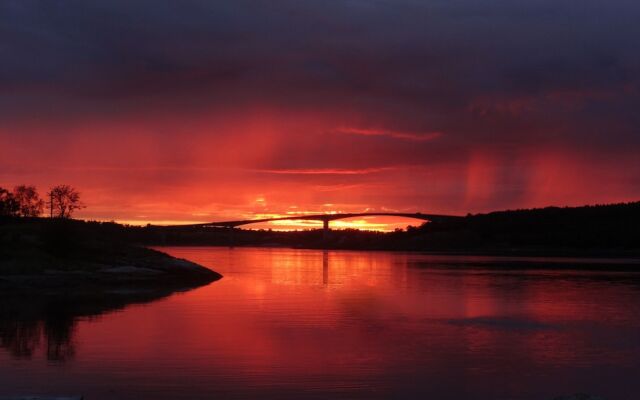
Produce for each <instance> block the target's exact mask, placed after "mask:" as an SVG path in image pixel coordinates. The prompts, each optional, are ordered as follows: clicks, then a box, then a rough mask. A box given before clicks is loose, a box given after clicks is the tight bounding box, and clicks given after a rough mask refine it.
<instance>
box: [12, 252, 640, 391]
mask: <svg viewBox="0 0 640 400" xmlns="http://www.w3.org/2000/svg"><path fill="white" fill-rule="evenodd" d="M163 250H164V251H167V252H168V253H170V254H172V255H175V256H178V257H182V258H187V259H189V260H192V261H195V262H198V263H201V264H203V265H206V266H208V267H211V268H213V269H215V270H217V271H219V272H220V273H222V274H223V275H224V278H223V279H222V280H220V281H218V282H215V283H213V284H211V285H208V286H206V287H201V288H197V289H194V290H191V291H187V292H183V293H178V294H174V295H169V296H167V297H163V298H160V299H157V300H155V301H150V302H147V303H144V304H134V305H129V306H126V307H124V308H121V309H119V310H115V311H114V310H111V311H107V310H106V309H105V310H104V311H103V312H102V313H101V314H100V311H98V312H97V313H98V315H91V314H92V312H93V313H96V311H88V312H85V313H83V314H82V316H78V315H65V316H64V317H63V318H59V317H60V316H59V315H58V316H56V312H57V311H56V307H53V306H52V307H49V308H50V310H46V312H45V313H44V314H43V315H42V316H40V317H38V320H35V321H34V320H30V321H27V322H25V321H14V320H12V318H13V317H12V316H11V315H9V316H7V315H6V313H5V315H4V317H2V318H3V320H2V321H0V335H2V336H1V337H0V340H1V342H0V344H1V347H0V396H2V395H13V394H52V395H53V394H83V395H85V396H86V397H85V398H86V399H87V400H94V399H141V398H147V399H178V398H180V399H209V398H256V397H260V398H301V397H306V398H308V397H317V398H402V397H405V398H418V397H419V396H428V397H429V398H434V399H551V398H553V397H554V396H557V395H560V394H567V393H575V392H589V393H592V394H597V395H600V396H604V397H606V398H608V399H638V398H640V276H639V275H637V274H633V273H602V272H578V271H558V270H541V269H535V270H528V271H522V270H518V271H515V270H512V269H508V268H505V267H506V266H509V265H512V264H513V262H514V261H509V260H507V261H505V260H498V259H489V258H465V257H436V256H428V255H418V254H399V253H385V252H342V251H329V252H323V251H313V250H289V249H240V248H238V249H227V248H164V249H163ZM498 261H500V264H501V266H502V268H500V269H496V268H486V266H487V265H488V264H491V263H493V262H498ZM603 267H607V265H606V264H605V265H603ZM76 306H77V305H76ZM1 308H2V306H1V305H0V311H1ZM49 313H50V314H51V315H49ZM85 314H87V315H85ZM0 315H1V313H0ZM60 319H62V322H60Z"/></svg>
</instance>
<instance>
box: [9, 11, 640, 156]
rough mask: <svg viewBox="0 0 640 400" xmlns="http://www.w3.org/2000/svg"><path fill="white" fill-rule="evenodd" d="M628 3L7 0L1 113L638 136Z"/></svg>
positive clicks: (465, 140)
mask: <svg viewBox="0 0 640 400" xmlns="http://www.w3.org/2000/svg"><path fill="white" fill-rule="evenodd" d="M639 17H640V5H638V3H637V2H635V1H624V0H614V1H609V2H606V3H605V2H602V1H595V0H589V1H581V2H579V3H578V2H575V1H556V0H554V1H552V0H527V1H506V0H505V1H501V0H491V1H483V2H478V1H469V0H464V1H462V0H461V1H429V2H427V1H400V0H394V1H229V2H213V1H171V2H168V1H142V0H138V1H4V2H2V3H0V58H1V59H2V63H1V64H0V116H2V118H3V119H5V121H8V120H11V119H16V120H19V119H20V118H25V117H26V118H30V117H31V116H33V115H34V114H37V115H43V116H44V118H45V119H46V118H48V117H51V118H53V117H54V116H60V115H62V116H64V117H65V118H73V117H81V116H83V115H87V114H112V113H127V112H135V111H137V110H141V109H142V110H144V109H146V108H149V109H154V108H155V107H158V105H161V106H162V107H168V108H171V109H173V110H177V111H180V110H191V109H194V108H197V109H200V110H202V111H212V110H213V111H215V110H216V109H217V108H220V107H233V106H234V105H238V106H240V105H243V104H253V103H256V104H261V105H268V106H272V107H276V108H282V109H286V110H290V111H296V110H309V109H313V110H318V111H319V112H326V113H328V114H331V115H337V117H336V118H344V119H345V120H347V121H351V122H354V121H355V122H357V123H359V124H360V125H361V126H357V127H356V128H372V129H390V130H398V131H411V132H423V131H424V132H436V131H437V132H442V133H443V137H442V140H441V142H444V143H445V144H448V145H451V146H455V145H460V146H462V145H467V146H474V145H483V144H485V143H487V142H491V143H492V144H496V145H500V144H504V145H507V146H509V145H512V144H513V143H516V144H518V143H531V142H537V141H539V140H543V141H554V142H559V143H566V144H567V145H572V144H575V143H577V142H579V143H580V144H581V145H583V144H585V143H586V144H594V145H598V146H601V145H603V144H607V145H609V146H613V147H615V144H616V143H623V144H624V145H625V146H628V145H629V144H630V143H631V144H634V145H637V144H638V136H640V135H638V129H639V125H638V124H639V121H638V116H637V115H638V113H637V109H638V106H639V105H640V95H639V92H638V87H639V78H640V56H639V54H640V52H638V45H639V44H640V43H638V42H639V41H640V39H639V38H640V25H639V24H637V20H638V18H639ZM345 110H347V111H348V112H347V111H345ZM341 113H343V114H344V116H343V117H340V115H341ZM346 140H347V141H352V140H353V138H348V139H346ZM399 140H401V138H400V139H399ZM403 146H405V145H402V146H400V147H399V149H403V148H404V147H403ZM416 146H417V147H416ZM405 147H406V146H405ZM422 147H424V148H425V149H426V148H433V145H432V144H430V143H424V144H421V145H415V144H413V147H412V149H420V148H422ZM627 148H628V147H627ZM415 151H417V150H415ZM425 151H426V150H425Z"/></svg>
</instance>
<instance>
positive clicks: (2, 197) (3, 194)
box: [0, 187, 18, 217]
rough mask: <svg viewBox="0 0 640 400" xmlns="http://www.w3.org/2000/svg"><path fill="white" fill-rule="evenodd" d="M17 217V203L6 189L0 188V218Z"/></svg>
mask: <svg viewBox="0 0 640 400" xmlns="http://www.w3.org/2000/svg"><path fill="white" fill-rule="evenodd" d="M16 215H18V202H16V199H15V198H14V197H13V194H12V193H11V192H10V191H8V190H7V189H4V188H1V187H0V216H5V217H6V216H16Z"/></svg>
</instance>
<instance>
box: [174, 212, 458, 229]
mask: <svg viewBox="0 0 640 400" xmlns="http://www.w3.org/2000/svg"><path fill="white" fill-rule="evenodd" d="M356 217H402V218H413V219H418V220H422V221H443V220H450V219H458V218H462V217H460V216H455V215H441V214H422V213H391V212H387V213H385V212H382V213H344V214H312V215H294V216H289V217H276V218H261V219H245V220H237V221H219V222H207V223H203V224H191V225H175V226H176V227H177V226H180V227H224V228H235V227H238V226H242V225H249V224H257V223H261V222H271V221H322V222H324V223H325V224H324V225H325V229H327V228H328V222H329V221H335V220H338V219H346V218H356Z"/></svg>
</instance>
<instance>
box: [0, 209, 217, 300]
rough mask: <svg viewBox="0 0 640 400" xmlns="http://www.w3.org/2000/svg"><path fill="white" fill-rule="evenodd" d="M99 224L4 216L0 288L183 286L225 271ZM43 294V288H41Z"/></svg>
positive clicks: (203, 281)
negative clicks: (132, 239)
mask: <svg viewBox="0 0 640 400" xmlns="http://www.w3.org/2000/svg"><path fill="white" fill-rule="evenodd" d="M125 239H126V238H125V237H123V236H122V235H113V234H111V233H110V232H109V231H108V230H105V229H101V227H100V226H99V225H95V224H91V223H85V222H82V221H74V220H57V219H54V220H50V219H19V218H14V219H4V220H1V221H0V290H1V291H2V292H4V293H7V292H9V291H11V292H20V291H30V290H31V289H38V290H40V291H41V290H49V291H58V290H66V289H73V292H74V293H75V294H79V293H80V292H86V293H91V294H94V293H97V292H100V291H102V290H105V289H114V288H119V289H135V290H139V289H143V288H146V289H158V290H165V291H166V290H178V289H183V288H187V287H195V286H199V285H204V284H207V283H210V282H212V281H215V280H217V279H220V277H221V275H220V274H218V273H216V272H214V271H211V270H210V269H207V268H205V267H202V266H200V265H197V264H195V263H192V262H190V261H187V260H182V259H177V258H174V257H171V256H169V255H167V254H164V253H161V252H159V251H155V250H151V249H147V248H144V247H141V246H137V245H133V244H131V243H128V242H127V241H126V240H125ZM41 293H42V292H41Z"/></svg>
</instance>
